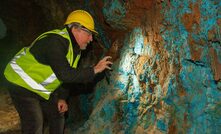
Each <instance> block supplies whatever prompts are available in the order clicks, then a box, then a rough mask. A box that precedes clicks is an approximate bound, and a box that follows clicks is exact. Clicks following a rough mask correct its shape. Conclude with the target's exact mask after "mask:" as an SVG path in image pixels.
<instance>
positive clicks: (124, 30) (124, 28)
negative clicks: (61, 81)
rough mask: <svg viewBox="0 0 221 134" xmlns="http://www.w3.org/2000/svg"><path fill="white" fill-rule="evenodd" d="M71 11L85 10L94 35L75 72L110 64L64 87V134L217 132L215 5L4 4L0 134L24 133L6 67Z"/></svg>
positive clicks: (219, 59)
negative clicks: (105, 62) (102, 62)
mask: <svg viewBox="0 0 221 134" xmlns="http://www.w3.org/2000/svg"><path fill="white" fill-rule="evenodd" d="M74 10H85V11H87V12H89V13H90V14H91V16H93V19H94V23H95V29H96V31H97V32H98V34H96V35H93V41H92V42H91V43H90V44H89V45H88V46H87V49H86V50H83V51H82V56H81V59H80V61H79V64H78V68H87V67H89V66H94V65H96V64H97V62H98V61H99V60H100V59H102V58H103V57H105V56H111V57H112V59H111V62H113V64H112V65H111V66H110V67H111V70H105V71H104V72H102V73H100V74H99V75H98V76H97V77H96V78H95V79H94V80H93V82H89V83H88V82H87V83H85V82H84V81H82V82H81V83H80V84H79V83H68V84H66V85H65V87H66V88H67V89H69V96H68V98H67V100H66V101H67V103H68V111H67V112H66V113H64V116H65V130H64V132H65V133H66V134H165V133H168V134H218V133H220V132H221V44H220V41H221V34H220V31H221V15H220V12H221V1H220V0H102V1H101V0H93V1H92V0H62V1H58V0H50V1H45V0H22V1H18V0H7V1H6V0H5V1H1V2H0V48H1V49H0V57H1V60H0V62H1V63H0V69H1V76H0V88H1V90H0V133H2V134H21V133H22V132H21V123H20V118H19V115H18V113H17V111H16V109H15V107H14V103H12V100H11V97H10V95H9V92H8V90H9V88H10V86H9V85H8V81H7V80H6V79H5V76H4V70H5V68H6V65H7V64H8V63H9V62H10V61H11V59H12V58H13V57H14V55H15V54H16V53H17V52H18V51H19V50H21V49H22V48H23V47H28V46H30V44H31V43H32V42H33V40H35V39H36V38H37V37H38V36H39V35H40V34H42V33H44V32H47V31H50V30H53V29H58V28H61V27H63V26H64V23H65V20H66V18H67V16H68V14H69V13H70V12H72V11H74ZM15 90H16V89H15ZM45 122H47V121H45ZM45 128H46V129H45V130H44V132H45V133H46V134H47V133H48V129H47V123H46V127H45Z"/></svg>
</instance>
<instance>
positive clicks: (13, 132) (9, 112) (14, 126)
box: [0, 90, 20, 134]
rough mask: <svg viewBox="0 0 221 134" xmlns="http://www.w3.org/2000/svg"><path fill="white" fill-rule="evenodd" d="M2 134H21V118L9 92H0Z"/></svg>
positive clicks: (0, 131)
mask: <svg viewBox="0 0 221 134" xmlns="http://www.w3.org/2000/svg"><path fill="white" fill-rule="evenodd" d="M0 98H1V99H0V119H1V120H0V133H4V134H20V132H19V129H20V128H19V123H20V122H19V116H18V113H17V112H16V110H15V108H14V106H13V104H12V101H11V98H10V96H9V94H8V92H7V91H5V90H2V91H0Z"/></svg>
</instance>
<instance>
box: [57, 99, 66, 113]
mask: <svg viewBox="0 0 221 134" xmlns="http://www.w3.org/2000/svg"><path fill="white" fill-rule="evenodd" d="M58 111H59V113H64V112H66V111H68V105H67V103H66V101H65V100H63V99H59V100H58Z"/></svg>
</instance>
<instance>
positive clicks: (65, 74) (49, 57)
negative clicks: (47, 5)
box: [30, 35, 95, 83]
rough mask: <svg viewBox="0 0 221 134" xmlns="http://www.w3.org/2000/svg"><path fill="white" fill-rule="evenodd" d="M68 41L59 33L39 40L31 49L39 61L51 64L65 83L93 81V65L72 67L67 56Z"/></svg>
mask: <svg viewBox="0 0 221 134" xmlns="http://www.w3.org/2000/svg"><path fill="white" fill-rule="evenodd" d="M68 43H69V42H68V40H67V39H65V38H63V37H61V36H59V35H51V36H47V37H46V38H43V39H41V40H39V41H37V42H36V43H35V45H34V46H33V47H32V48H31V50H30V51H31V53H32V54H33V55H34V57H35V58H36V59H37V60H38V61H39V62H41V63H43V64H47V65H49V66H50V67H51V68H52V70H53V72H54V73H55V75H56V76H57V78H58V79H59V80H60V81H62V82H64V83H73V82H74V83H88V82H93V80H94V77H95V74H94V70H93V68H92V67H87V68H77V69H74V68H72V67H70V64H69V62H68V60H67V58H66V55H67V53H68V47H69V44H68ZM74 45H76V44H74Z"/></svg>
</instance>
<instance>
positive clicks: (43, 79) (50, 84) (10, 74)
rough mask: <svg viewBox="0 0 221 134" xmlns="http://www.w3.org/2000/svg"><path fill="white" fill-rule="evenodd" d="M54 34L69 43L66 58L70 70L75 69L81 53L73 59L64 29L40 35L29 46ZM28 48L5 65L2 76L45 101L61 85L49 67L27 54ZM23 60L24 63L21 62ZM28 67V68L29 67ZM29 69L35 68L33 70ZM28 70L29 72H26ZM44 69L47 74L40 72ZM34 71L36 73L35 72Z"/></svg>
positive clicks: (68, 38)
mask: <svg viewBox="0 0 221 134" xmlns="http://www.w3.org/2000/svg"><path fill="white" fill-rule="evenodd" d="M50 33H54V34H58V35H60V36H62V37H63V38H66V39H67V40H68V41H69V48H68V53H67V55H66V58H67V60H68V62H69V64H70V66H71V67H72V68H77V64H78V61H79V59H80V56H81V53H80V54H78V55H77V56H76V57H75V59H73V57H74V56H73V50H72V44H71V39H70V37H69V35H68V32H67V30H66V29H63V30H53V31H49V32H46V33H43V34H42V35H40V36H39V37H38V38H37V39H35V40H34V41H33V43H32V44H31V46H32V45H34V44H35V42H36V41H37V40H39V39H42V38H44V37H46V36H47V34H50ZM29 49H30V47H26V48H23V49H22V50H20V51H19V52H18V53H17V54H16V56H15V57H14V58H13V59H12V60H11V62H10V63H9V64H8V65H7V67H6V69H5V72H4V75H5V77H6V79H7V80H8V81H10V82H12V83H14V84H17V85H19V86H22V87H24V88H26V89H28V90H30V91H32V92H35V93H37V94H38V95H40V96H42V97H43V98H45V99H49V97H50V94H51V93H52V92H53V91H54V90H55V89H56V88H57V87H58V86H59V85H60V84H61V83H62V82H60V81H59V80H58V79H57V77H56V75H55V74H54V73H53V70H51V68H50V66H48V65H44V64H41V63H39V62H38V61H37V60H36V59H35V58H34V56H33V55H32V54H31V53H30V52H29ZM23 60H25V61H26V62H25V61H23ZM29 65H30V66H29ZM31 67H37V68H36V69H35V68H33V69H34V70H32V69H30V68H31ZM28 69H30V70H28ZM41 69H44V70H45V71H46V72H47V73H44V71H43V72H42V70H41ZM35 71H36V72H35Z"/></svg>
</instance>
